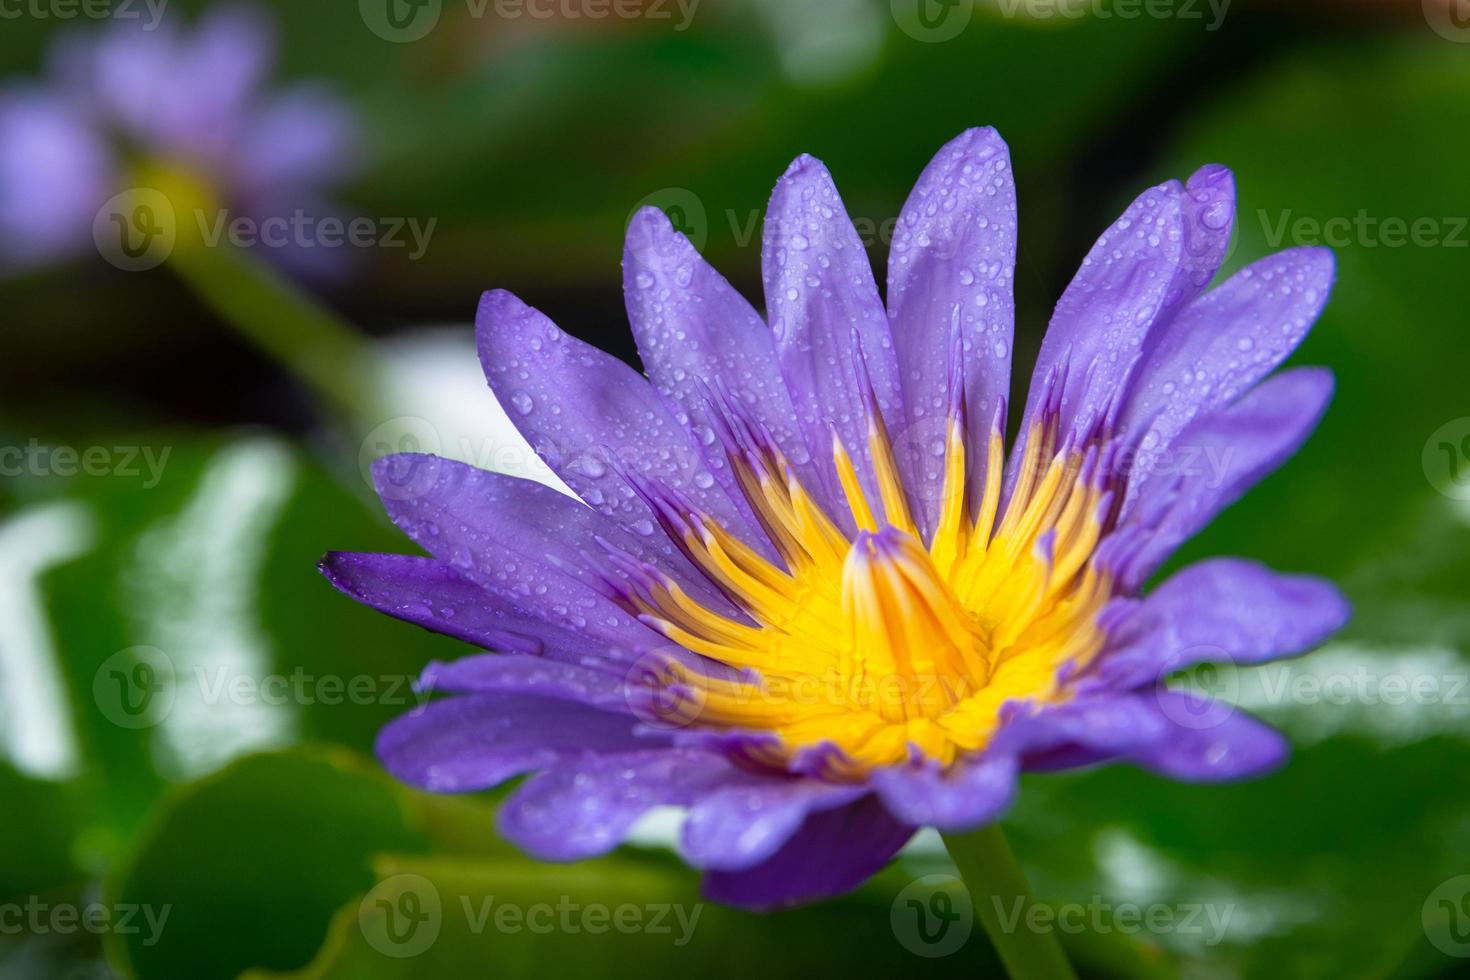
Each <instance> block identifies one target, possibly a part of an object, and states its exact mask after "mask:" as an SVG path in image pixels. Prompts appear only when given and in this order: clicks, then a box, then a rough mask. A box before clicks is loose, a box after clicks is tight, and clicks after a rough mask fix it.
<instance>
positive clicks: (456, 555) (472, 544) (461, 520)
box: [373, 454, 664, 650]
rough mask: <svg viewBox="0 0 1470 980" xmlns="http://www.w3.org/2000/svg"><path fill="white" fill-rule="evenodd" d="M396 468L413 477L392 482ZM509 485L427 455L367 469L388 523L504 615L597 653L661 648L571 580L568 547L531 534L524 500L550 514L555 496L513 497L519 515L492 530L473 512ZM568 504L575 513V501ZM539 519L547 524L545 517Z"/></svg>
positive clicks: (578, 564) (532, 515)
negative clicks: (580, 641) (533, 622)
mask: <svg viewBox="0 0 1470 980" xmlns="http://www.w3.org/2000/svg"><path fill="white" fill-rule="evenodd" d="M400 467H402V468H404V469H405V470H407V471H408V472H411V473H412V474H414V475H412V476H409V477H403V476H401V475H400V476H394V475H393V474H394V472H395V471H396V470H398V469H399V468H400ZM515 479H516V478H514V477H503V476H502V477H499V478H492V474H490V473H486V472H485V471H483V470H477V469H474V468H473V467H467V466H465V465H464V464H461V463H454V462H452V461H450V460H444V459H439V458H438V457H433V456H411V455H407V454H405V455H398V456H387V457H384V458H383V459H380V460H378V461H377V462H376V463H375V464H374V465H373V480H374V482H375V483H376V485H377V488H378V493H379V495H380V496H381V497H382V498H383V503H384V506H385V507H387V509H388V514H389V516H390V517H392V518H393V521H394V523H395V524H397V525H398V526H399V528H401V529H402V530H403V532H404V533H405V534H407V535H408V536H409V537H410V538H412V539H413V540H414V542H415V543H417V544H418V545H419V546H420V547H422V548H424V549H425V550H426V551H428V552H429V553H430V554H432V555H434V557H436V558H439V559H441V560H442V561H445V562H448V563H449V565H451V566H452V567H453V568H454V570H455V571H456V572H458V573H459V574H460V575H461V576H462V577H463V578H466V579H468V580H470V581H471V582H474V583H475V584H476V585H478V586H480V587H481V588H482V589H485V590H486V591H488V592H490V593H492V594H493V595H494V596H496V597H497V598H498V599H499V600H501V601H502V602H504V603H505V604H506V605H507V606H508V607H509V608H510V610H511V611H514V612H517V613H520V614H524V615H527V616H530V617H532V618H540V619H543V620H545V621H546V622H548V623H551V624H552V625H554V626H557V627H560V628H561V629H563V630H569V631H571V632H573V633H578V634H581V635H583V636H586V637H588V638H590V639H593V640H596V641H598V643H600V644H601V645H603V646H609V645H610V646H621V647H624V648H626V649H628V650H642V649H644V648H646V647H648V646H650V645H655V644H660V643H663V642H664V640H663V638H662V637H661V636H660V635H658V634H656V633H654V632H653V631H651V630H650V629H648V627H646V626H644V625H643V624H642V623H640V622H638V621H637V620H636V619H634V618H633V617H632V616H631V615H629V614H628V613H627V611H625V610H624V609H623V607H621V606H619V605H618V604H617V603H615V602H613V601H611V600H610V599H608V598H607V597H606V596H605V595H603V594H602V593H600V592H598V591H595V590H594V588H593V586H592V585H591V584H590V583H589V582H586V581H583V580H582V579H581V578H578V577H575V576H574V574H573V571H575V570H578V569H582V568H584V567H585V566H586V564H587V563H586V560H585V559H584V558H583V557H582V555H581V552H580V551H579V550H578V548H577V547H576V545H575V543H573V542H568V541H559V540H558V539H557V538H556V537H555V536H554V535H551V534H543V533H541V532H540V531H538V528H537V523H536V520H537V511H536V509H535V508H534V507H533V506H532V505H531V500H532V499H538V500H539V503H540V504H542V505H544V506H545V507H546V508H547V509H548V510H551V509H553V508H554V507H555V505H554V504H553V503H552V501H551V498H550V496H548V495H549V494H555V493H557V491H555V490H552V489H550V488H549V487H543V488H542V489H543V490H544V491H545V493H544V494H541V493H536V492H534V491H527V492H526V493H525V494H524V496H522V497H521V498H520V499H522V500H524V501H525V503H526V510H525V511H524V512H523V513H522V514H519V515H517V514H509V515H508V519H507V520H506V521H504V522H503V523H502V524H501V525H499V526H497V525H494V524H491V523H488V522H487V520H486V516H485V515H484V514H477V513H475V511H474V507H475V506H476V502H477V497H478V495H477V490H481V489H489V488H491V487H500V488H503V487H505V486H506V485H507V481H512V480H515ZM520 482H529V481H520ZM460 491H463V492H460ZM568 503H570V504H571V505H572V506H578V505H577V503H576V501H568ZM542 519H544V520H550V518H546V517H545V515H542ZM569 519H570V518H569ZM589 544H591V542H589Z"/></svg>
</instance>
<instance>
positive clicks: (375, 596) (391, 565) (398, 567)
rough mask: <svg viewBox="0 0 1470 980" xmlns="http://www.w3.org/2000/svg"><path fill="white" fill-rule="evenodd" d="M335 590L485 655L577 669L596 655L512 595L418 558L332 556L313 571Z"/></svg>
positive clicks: (587, 643) (588, 642)
mask: <svg viewBox="0 0 1470 980" xmlns="http://www.w3.org/2000/svg"><path fill="white" fill-rule="evenodd" d="M319 567H320V568H321V571H322V574H323V575H325V576H326V577H327V580H328V581H330V582H331V583H332V584H333V585H334V586H336V587H337V588H338V589H339V590H341V591H342V592H344V593H346V594H347V595H349V596H351V597H352V598H354V599H356V600H357V601H358V602H361V603H363V604H364V605H367V606H371V607H372V608H374V609H377V610H378V611H380V612H384V613H387V614H388V615H389V616H392V617H394V618H396V619H401V620H404V621H405V622H409V623H413V624H415V625H417V626H422V627H423V628H424V629H427V630H432V631H433V632H435V633H443V634H444V635H445V636H452V637H455V638H456V639H460V640H464V641H466V642H468V643H473V644H475V645H476V646H479V647H484V648H487V649H491V650H505V651H513V652H517V653H530V654H535V655H537V656H546V657H554V658H556V659H558V660H563V661H570V662H581V661H583V660H586V659H587V658H589V657H590V656H592V655H595V654H596V653H598V652H599V648H598V643H597V641H596V640H595V639H592V638H590V637H589V636H588V635H587V634H586V633H585V632H583V631H580V630H574V629H570V628H566V627H562V626H554V625H552V624H551V623H549V622H547V621H546V620H545V619H544V618H543V617H542V616H541V615H538V612H539V611H538V610H532V611H529V612H528V611H526V610H525V609H524V608H522V606H521V601H522V598H523V597H521V596H520V595H519V594H517V593H514V592H504V591H502V592H496V591H493V590H489V589H485V588H482V587H481V586H480V585H478V584H476V583H474V582H471V581H469V580H468V579H466V578H464V577H463V576H462V575H460V574H459V573H458V572H456V571H455V570H454V569H453V568H450V567H449V566H448V565H446V564H444V563H443V562H439V561H435V560H434V559H432V558H420V557H418V556H416V555H370V554H353V553H346V552H334V553H332V554H329V555H327V556H326V558H324V559H323V560H322V562H321V565H320V566H319Z"/></svg>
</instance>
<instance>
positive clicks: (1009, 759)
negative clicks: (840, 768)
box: [871, 753, 1017, 830]
mask: <svg viewBox="0 0 1470 980" xmlns="http://www.w3.org/2000/svg"><path fill="white" fill-rule="evenodd" d="M1016 775H1017V765H1016V759H1015V756H1013V755H1009V754H1000V753H995V754H988V755H985V756H982V757H980V758H977V759H973V760H967V761H962V762H959V763H957V764H956V765H955V766H953V767H952V768H951V769H950V770H949V771H948V772H941V771H939V770H938V769H937V768H936V767H935V766H932V765H927V764H924V763H922V762H916V763H910V764H908V765H903V766H893V767H891V768H887V769H879V770H877V771H875V772H874V773H873V775H872V777H871V782H872V785H873V789H875V790H876V791H877V793H878V796H879V797H880V798H881V799H882V800H883V805H884V806H886V807H887V808H888V812H889V813H892V814H893V816H894V817H895V818H897V819H898V820H899V821H901V822H903V823H905V824H908V825H910V826H916V827H918V826H928V827H938V828H939V829H940V830H973V829H974V828H976V827H979V826H982V825H984V824H987V823H990V822H991V821H992V820H994V819H996V818H997V817H999V816H1000V815H1001V813H1002V812H1004V811H1005V809H1006V807H1008V806H1010V803H1011V800H1012V799H1013V798H1014V797H1015V794H1016Z"/></svg>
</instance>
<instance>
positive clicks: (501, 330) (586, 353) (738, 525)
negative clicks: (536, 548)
mask: <svg viewBox="0 0 1470 980" xmlns="http://www.w3.org/2000/svg"><path fill="white" fill-rule="evenodd" d="M478 337H479V347H480V362H481V364H482V365H483V367H484V368H485V376H486V377H487V378H488V379H489V380H490V387H491V388H492V389H493V390H494V392H495V397H496V398H498V399H499V400H500V403H501V404H502V405H504V406H505V409H506V412H507V414H508V415H509V416H510V419H511V421H512V422H514V423H515V425H516V428H518V429H519V430H520V432H521V435H523V436H525V438H526V441H527V442H529V443H530V444H531V447H532V448H533V449H535V450H536V452H537V454H538V455H540V456H541V458H542V459H544V460H545V461H546V464H547V465H548V466H550V467H551V468H552V469H553V470H554V471H555V472H556V473H557V475H558V476H560V477H561V478H562V479H563V480H565V481H566V482H567V485H568V486H570V487H571V488H572V489H573V490H575V491H576V492H577V493H578V495H580V496H581V497H582V499H583V500H585V501H586V502H587V503H588V504H590V505H592V506H593V507H594V508H596V509H597V510H599V511H601V512H602V513H603V514H605V515H607V516H608V517H611V518H613V519H614V520H616V521H618V522H619V523H621V524H623V525H624V526H626V527H628V528H629V529H630V530H632V531H633V532H634V533H635V534H638V535H639V536H640V537H644V538H653V537H655V536H657V535H659V533H660V532H659V530H658V526H657V524H656V523H655V520H654V516H653V514H652V512H651V511H650V510H649V508H648V506H647V504H645V503H644V502H643V500H642V499H640V498H639V497H638V496H637V495H635V494H633V493H632V492H631V491H630V490H629V488H628V486H627V484H626V483H625V482H624V481H623V479H622V477H620V476H619V475H618V472H617V469H616V464H617V463H618V462H619V461H620V462H621V463H622V464H623V465H625V466H627V468H628V469H630V470H632V471H633V472H634V473H636V474H639V475H641V476H645V477H651V478H654V479H656V480H658V481H659V482H661V483H663V484H665V485H667V486H669V487H672V488H673V489H674V490H677V491H679V492H680V493H682V494H683V495H684V496H685V497H687V498H689V499H690V500H691V501H692V502H693V503H694V504H695V505H696V506H697V507H699V508H700V509H701V510H703V511H704V512H705V513H707V514H709V515H711V516H712V517H714V518H715V519H716V520H718V521H719V522H720V523H721V524H723V525H724V526H725V527H726V528H729V529H730V530H731V531H732V532H733V533H735V534H738V535H740V536H741V537H742V538H744V539H745V540H747V541H751V540H756V539H757V535H756V533H755V532H753V531H752V529H751V528H750V527H749V525H748V524H747V523H746V521H745V519H744V518H743V517H742V516H741V515H740V512H739V511H737V510H736V509H735V507H734V505H733V504H732V503H731V501H730V498H729V497H728V496H726V494H725V492H724V490H723V489H722V488H721V487H720V486H719V484H718V482H717V481H716V479H715V477H714V475H713V474H712V473H711V472H710V470H709V467H708V465H707V464H706V462H705V460H704V458H703V455H702V453H701V451H700V448H699V446H698V445H696V444H695V442H694V440H693V436H692V434H691V432H690V430H689V426H688V419H687V416H685V417H675V415H674V414H673V412H671V411H670V410H669V407H668V404H667V403H666V402H665V401H664V400H663V398H662V397H661V396H660V395H659V394H658V392H656V391H655V390H654V389H653V387H652V386H651V385H649V383H648V382H647V381H646V380H645V379H644V378H642V377H641V376H639V375H638V374H637V373H636V372H635V371H634V370H633V369H632V368H630V367H628V365H626V364H624V363H623V362H622V361H620V360H618V359H617V358H615V357H613V356H611V355H609V354H606V353H604V352H602V351H600V350H598V349H597V348H595V347H592V346H590V345H588V344H585V343H583V342H582V341H580V340H578V339H576V338H575V337H571V336H569V335H567V334H566V333H563V332H562V331H561V330H560V329H558V328H557V326H556V325H555V324H553V323H552V322H551V321H550V320H548V319H547V318H546V317H545V316H544V315H543V314H542V313H540V312H539V311H537V310H534V309H532V308H531V307H529V306H527V305H526V304H525V303H522V302H521V301H520V300H518V299H516V298H515V297H514V296H512V295H511V294H510V293H507V292H505V291H504V290H495V291H493V292H489V293H486V294H485V296H484V298H483V299H482V300H481V301H480V312H479V317H478ZM680 414H681V416H682V414H683V413H680ZM609 454H611V457H612V458H609ZM668 547H672V546H671V545H669V546H668Z"/></svg>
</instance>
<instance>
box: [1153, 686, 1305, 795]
mask: <svg viewBox="0 0 1470 980" xmlns="http://www.w3.org/2000/svg"><path fill="white" fill-rule="evenodd" d="M1152 697H1153V698H1154V699H1155V710H1157V711H1158V712H1159V713H1160V714H1161V715H1164V716H1166V717H1167V718H1169V719H1182V718H1212V717H1213V720H1212V721H1211V723H1210V724H1208V725H1191V724H1173V725H1172V726H1171V728H1170V732H1169V735H1168V736H1167V737H1166V738H1162V739H1159V740H1158V741H1157V742H1155V743H1154V744H1153V745H1151V746H1149V747H1148V748H1146V749H1142V750H1139V751H1137V752H1135V753H1133V754H1132V759H1133V761H1135V762H1137V763H1138V764H1139V765H1141V766H1144V767H1145V768H1148V769H1152V770H1153V771H1155V772H1158V773H1160V774H1162V775H1165V776H1168V777H1169V778H1171V779H1180V780H1184V781H1186V782H1198V783H1212V782H1225V781H1229V780H1234V779H1246V778H1249V777H1251V776H1259V775H1263V774H1265V773H1266V772H1269V771H1270V770H1272V769H1275V768H1277V767H1279V766H1280V765H1282V764H1283V763H1284V762H1285V761H1286V758H1287V756H1288V755H1290V753H1291V746H1290V745H1289V744H1288V743H1287V741H1286V738H1285V737H1284V736H1282V734H1281V733H1280V732H1278V731H1276V730H1275V729H1274V728H1272V727H1271V726H1269V725H1267V724H1265V723H1264V722H1261V721H1259V720H1257V719H1255V718H1253V717H1251V716H1250V715H1248V714H1246V713H1245V712H1244V711H1240V710H1238V709H1235V710H1232V711H1230V712H1229V713H1228V714H1226V715H1225V716H1224V717H1223V718H1221V717H1218V711H1217V709H1218V708H1219V707H1220V705H1219V704H1218V703H1213V702H1210V701H1208V700H1207V699H1203V698H1200V697H1198V696H1197V695H1194V694H1189V693H1185V692H1182V691H1159V692H1157V693H1155V694H1154V695H1152Z"/></svg>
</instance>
